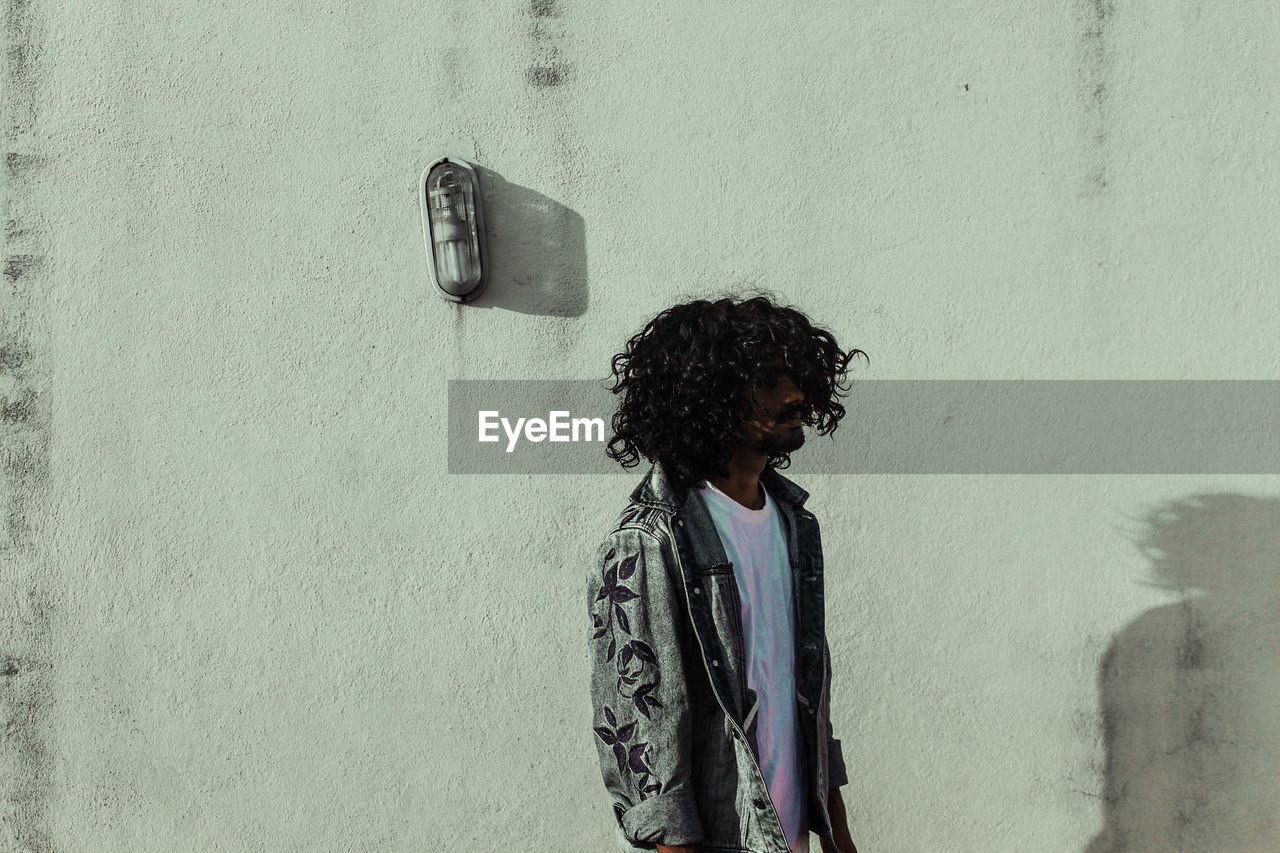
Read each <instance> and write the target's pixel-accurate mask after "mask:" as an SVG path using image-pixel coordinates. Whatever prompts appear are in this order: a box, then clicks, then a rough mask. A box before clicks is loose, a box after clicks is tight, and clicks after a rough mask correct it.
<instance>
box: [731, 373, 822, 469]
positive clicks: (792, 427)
mask: <svg viewBox="0 0 1280 853" xmlns="http://www.w3.org/2000/svg"><path fill="white" fill-rule="evenodd" d="M756 382H757V387H756V392H755V401H754V402H752V400H751V391H750V389H748V391H747V405H748V406H750V407H751V410H750V413H749V414H748V415H747V418H746V421H745V422H744V423H743V426H742V442H743V444H745V445H746V446H747V447H748V448H750V449H751V450H756V451H759V452H760V453H763V454H765V455H766V456H768V455H772V454H779V453H791V452H792V451H794V450H798V449H799V448H800V447H801V446H802V445H803V444H804V422H803V420H802V418H803V417H804V416H805V415H806V414H807V413H808V409H807V408H806V407H805V405H804V392H803V391H801V390H800V386H798V385H797V384H796V382H795V380H794V379H793V378H792V377H791V375H790V374H789V373H787V372H786V369H785V367H783V366H782V365H780V364H779V365H777V366H775V367H773V368H772V369H769V370H766V371H765V372H764V373H762V374H761V375H760V376H759V377H757V379H756Z"/></svg>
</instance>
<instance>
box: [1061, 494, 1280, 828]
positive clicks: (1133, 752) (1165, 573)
mask: <svg viewBox="0 0 1280 853" xmlns="http://www.w3.org/2000/svg"><path fill="white" fill-rule="evenodd" d="M1142 523H1143V526H1142V528H1141V531H1140V533H1139V534H1138V536H1137V537H1136V541H1137V544H1138V546H1139V547H1140V548H1142V549H1143V551H1144V552H1145V553H1146V554H1147V555H1148V556H1149V557H1150V559H1151V561H1152V567H1153V569H1154V575H1155V578H1156V582H1157V584H1158V585H1160V586H1163V587H1165V588H1167V589H1170V590H1176V591H1179V592H1181V593H1182V596H1183V598H1182V601H1181V602H1180V603H1177V604H1170V605H1167V606H1164V607H1157V608H1155V609H1154V610H1150V611H1148V612H1146V613H1144V614H1142V615H1141V616H1140V617H1138V618H1137V619H1136V620H1134V622H1133V623H1132V624H1130V625H1129V626H1128V627H1127V628H1125V629H1124V630H1123V631H1122V632H1121V633H1120V634H1119V635H1118V636H1117V637H1116V638H1115V640H1114V641H1113V642H1112V644H1111V646H1110V648H1109V649H1108V650H1107V654H1106V656H1105V657H1104V658H1103V661H1102V667H1101V671H1100V673H1099V682H1100V695H1101V704H1102V728H1103V736H1104V737H1105V738H1106V750H1107V758H1106V779H1105V784H1104V794H1103V808H1104V815H1105V819H1106V825H1105V827H1104V828H1103V830H1102V832H1101V833H1100V834H1099V835H1098V836H1097V837H1096V838H1094V839H1093V841H1092V843H1091V844H1090V845H1089V846H1088V848H1087V849H1086V851H1085V853H1265V851H1280V568H1278V567H1280V499H1275V498H1256V497H1247V496H1244V495H1232V494H1200V495H1193V496H1191V497H1188V498H1184V499H1182V500H1178V501H1172V502H1170V503H1168V504H1166V505H1164V506H1161V507H1159V508H1158V509H1156V510H1155V511H1153V512H1151V513H1150V514H1149V515H1147V516H1146V517H1145V518H1143V519H1142Z"/></svg>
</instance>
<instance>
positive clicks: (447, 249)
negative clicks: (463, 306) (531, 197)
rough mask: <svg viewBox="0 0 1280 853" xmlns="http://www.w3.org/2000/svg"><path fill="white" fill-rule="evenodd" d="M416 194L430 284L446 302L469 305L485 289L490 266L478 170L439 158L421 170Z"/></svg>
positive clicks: (463, 163) (458, 161) (468, 165)
mask: <svg viewBox="0 0 1280 853" xmlns="http://www.w3.org/2000/svg"><path fill="white" fill-rule="evenodd" d="M419 190H420V196H421V198H420V201H421V203H422V232H423V238H424V239H425V241H426V246H427V260H428V262H429V263H428V264H427V266H428V268H429V269H430V270H431V281H432V282H433V283H434V284H435V286H436V290H437V291H438V292H439V293H440V295H441V296H443V297H444V298H445V299H451V300H453V301H454V302H469V301H470V300H472V299H475V298H476V297H477V296H479V295H480V292H481V291H483V290H484V286H485V284H486V279H487V275H486V273H487V272H488V270H487V269H486V266H487V265H488V262H489V257H488V255H489V253H488V249H487V247H486V246H485V239H484V214H483V212H482V210H481V206H480V181H479V180H478V179H477V178H476V170H475V169H473V168H472V167H471V165H470V164H468V163H466V162H464V161H462V160H458V159H455V158H451V157H441V158H440V159H439V160H436V161H435V162H434V163H432V164H431V165H430V166H428V167H427V168H426V169H424V170H423V172H422V182H421V186H420V187H419Z"/></svg>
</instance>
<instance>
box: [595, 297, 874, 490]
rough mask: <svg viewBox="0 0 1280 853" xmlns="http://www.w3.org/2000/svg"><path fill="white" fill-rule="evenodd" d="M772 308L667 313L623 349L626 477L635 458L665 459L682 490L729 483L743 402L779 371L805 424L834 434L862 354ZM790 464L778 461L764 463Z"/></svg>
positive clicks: (617, 373)
mask: <svg viewBox="0 0 1280 853" xmlns="http://www.w3.org/2000/svg"><path fill="white" fill-rule="evenodd" d="M776 301H777V300H776V299H775V298H771V296H770V295H768V294H758V295H753V296H750V297H748V298H743V299H734V298H732V297H723V298H719V299H716V300H715V301H708V300H705V299H698V300H694V301H692V302H687V303H685V304H683V305H676V306H674V307H672V308H668V309H667V310H665V311H663V312H662V313H661V314H659V315H658V316H656V317H654V318H653V319H652V320H650V321H649V323H648V324H647V325H646V326H645V327H644V329H643V330H641V331H640V332H639V333H638V334H636V335H635V336H634V337H632V338H631V339H630V340H629V341H627V345H626V350H625V351H623V352H621V353H618V354H617V355H615V356H614V357H613V360H612V368H613V376H614V379H615V380H616V383H615V385H614V387H612V388H610V389H609V390H610V391H611V392H612V393H614V394H619V393H622V394H624V395H625V396H624V397H623V400H622V404H621V406H620V407H619V408H618V411H617V412H616V413H615V414H614V416H613V423H612V426H613V432H614V435H613V438H612V439H611V440H610V441H609V444H608V448H607V449H606V451H605V452H606V453H607V454H608V456H609V458H611V459H613V460H615V461H617V462H619V463H620V464H621V465H622V466H623V467H624V468H631V467H634V466H635V465H637V464H639V461H640V457H641V456H644V457H645V458H646V459H648V460H649V461H650V462H655V461H659V460H661V461H662V463H663V465H664V466H665V467H666V468H667V470H668V471H669V472H670V473H671V475H672V478H673V480H674V481H675V482H676V483H677V484H678V485H685V486H687V485H691V484H694V483H697V482H700V481H701V480H704V479H707V478H709V477H723V476H727V475H728V467H729V460H730V458H731V455H732V447H733V445H734V443H735V441H736V440H737V438H738V435H739V431H740V430H741V428H742V425H743V421H744V419H745V417H746V415H747V413H748V407H749V403H747V402H746V400H747V395H748V394H750V395H752V398H754V394H755V392H756V391H757V390H758V389H759V388H761V387H764V384H767V382H768V378H769V377H770V376H771V375H776V373H777V372H778V371H779V370H783V371H785V372H786V373H788V374H790V375H791V376H792V377H793V378H794V379H795V382H796V384H797V385H798V386H799V387H800V389H801V390H802V391H803V392H804V398H805V399H804V403H803V408H804V413H803V416H802V417H803V420H804V423H806V424H808V425H809V426H814V427H816V428H817V432H818V434H819V435H827V434H829V433H832V432H835V430H836V427H837V426H839V423H840V419H841V418H843V417H844V415H845V409H844V406H842V405H840V403H839V402H838V401H837V399H836V398H837V396H838V395H839V394H841V393H845V394H847V393H848V390H849V386H847V385H846V384H845V383H844V382H843V380H844V377H845V374H846V372H847V368H848V365H849V362H850V361H852V360H853V358H854V356H856V355H861V356H862V357H863V358H864V359H867V354H866V353H865V352H863V351H862V350H859V349H853V350H849V351H848V352H845V351H843V350H841V349H840V346H839V344H838V343H836V339H835V337H834V336H833V335H832V334H831V333H830V332H828V331H827V330H825V329H822V328H819V327H817V326H815V325H814V324H813V323H812V322H810V320H809V318H808V317H806V316H805V315H804V314H803V313H801V312H800V311H799V310H797V309H795V308H793V307H791V306H786V305H779V304H775V303H776ZM867 360H868V363H869V361H870V359H867ZM753 383H754V384H753ZM790 462H791V459H790V455H789V454H785V453H782V454H777V455H770V456H769V457H768V460H767V463H766V464H768V465H769V466H771V467H775V468H786V467H787V466H788V465H789V464H790Z"/></svg>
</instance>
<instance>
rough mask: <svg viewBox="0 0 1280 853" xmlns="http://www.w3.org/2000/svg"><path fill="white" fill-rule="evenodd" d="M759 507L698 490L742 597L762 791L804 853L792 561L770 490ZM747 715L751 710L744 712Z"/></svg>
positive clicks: (710, 489)
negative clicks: (755, 705) (755, 698)
mask: <svg viewBox="0 0 1280 853" xmlns="http://www.w3.org/2000/svg"><path fill="white" fill-rule="evenodd" d="M760 488H761V491H763V492H764V496H765V497H764V501H765V503H764V508H763V509H748V508H747V507H745V506H743V505H742V504H740V503H738V502H737V501H735V500H734V499H733V498H731V497H729V496H728V495H726V494H725V493H724V492H722V491H720V490H719V489H717V488H716V487H715V486H713V485H711V483H710V482H706V481H704V482H703V483H702V484H701V485H700V486H699V487H698V493H699V495H701V497H702V499H703V502H704V503H705V504H706V506H707V510H708V511H709V512H710V513H711V520H712V521H713V522H715V526H716V532H717V533H719V534H720V542H721V544H723V545H724V551H725V556H726V557H727V558H728V560H729V562H731V563H733V575H734V578H735V579H736V580H737V582H738V592H739V594H740V595H741V598H742V633H743V640H744V641H745V642H746V652H747V686H748V687H750V688H751V689H752V690H754V691H756V694H757V695H758V696H759V699H760V707H759V710H757V711H756V718H757V719H756V745H757V746H758V747H759V750H760V755H759V758H760V770H761V771H762V772H763V773H764V779H765V784H767V785H768V786H769V796H770V798H771V799H772V800H773V804H774V806H775V807H776V808H777V810H778V817H779V818H780V819H781V820H782V829H783V831H784V832H786V834H787V843H788V844H789V845H790V846H791V849H792V851H793V852H794V853H808V850H809V833H808V827H807V826H806V825H805V802H804V783H803V780H802V779H801V778H800V760H799V759H800V754H799V746H798V741H799V730H798V728H797V720H796V698H795V697H796V682H795V637H796V625H795V610H794V605H793V603H792V595H791V592H792V590H791V585H792V584H791V561H790V559H789V557H788V552H787V535H786V531H785V530H784V529H783V521H782V515H781V514H780V513H779V512H778V510H777V508H776V507H775V506H774V503H773V498H772V497H770V495H769V491H768V490H767V489H765V488H764V486H763V485H761V487H760ZM746 711H747V713H750V711H751V709H750V708H748V709H746Z"/></svg>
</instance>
